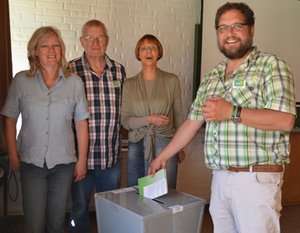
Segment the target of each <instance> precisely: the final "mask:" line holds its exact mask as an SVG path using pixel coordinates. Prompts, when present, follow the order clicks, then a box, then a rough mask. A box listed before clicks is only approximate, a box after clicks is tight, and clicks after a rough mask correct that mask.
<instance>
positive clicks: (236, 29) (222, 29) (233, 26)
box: [217, 23, 248, 33]
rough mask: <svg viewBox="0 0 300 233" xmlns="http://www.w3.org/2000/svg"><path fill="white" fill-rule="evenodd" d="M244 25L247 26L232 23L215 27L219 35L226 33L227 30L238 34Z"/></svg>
mask: <svg viewBox="0 0 300 233" xmlns="http://www.w3.org/2000/svg"><path fill="white" fill-rule="evenodd" d="M246 25H248V24H246V23H234V24H231V25H225V24H222V25H219V26H218V27H217V30H218V32H220V33H224V32H227V31H228V29H229V28H231V30H232V31H234V32H240V31H242V30H243V28H244V26H246Z"/></svg>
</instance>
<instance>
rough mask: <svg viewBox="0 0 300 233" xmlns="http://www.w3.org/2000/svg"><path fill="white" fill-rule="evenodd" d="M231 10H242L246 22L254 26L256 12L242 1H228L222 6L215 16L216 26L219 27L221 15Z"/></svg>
mask: <svg viewBox="0 0 300 233" xmlns="http://www.w3.org/2000/svg"><path fill="white" fill-rule="evenodd" d="M229 10H238V11H240V12H241V13H242V14H243V15H244V17H245V22H244V23H245V24H247V25H249V26H252V25H254V23H255V17H254V12H253V11H252V10H251V8H250V7H249V6H248V5H247V4H246V3H242V2H227V3H226V4H224V5H223V6H221V7H220V8H219V9H218V10H217V13H216V18H215V28H216V29H218V26H219V21H220V18H221V16H222V15H223V14H224V13H225V12H227V11H229Z"/></svg>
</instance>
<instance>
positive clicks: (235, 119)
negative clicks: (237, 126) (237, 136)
mask: <svg viewBox="0 0 300 233" xmlns="http://www.w3.org/2000/svg"><path fill="white" fill-rule="evenodd" d="M232 121H233V123H240V121H241V118H239V117H235V118H233V119H232Z"/></svg>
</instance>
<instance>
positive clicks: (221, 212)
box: [209, 170, 283, 233]
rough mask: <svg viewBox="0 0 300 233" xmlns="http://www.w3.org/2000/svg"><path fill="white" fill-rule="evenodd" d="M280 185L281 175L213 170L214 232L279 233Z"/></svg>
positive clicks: (212, 204) (212, 205)
mask: <svg viewBox="0 0 300 233" xmlns="http://www.w3.org/2000/svg"><path fill="white" fill-rule="evenodd" d="M282 183H283V172H273V173H271V172H230V171H227V170H214V171H213V179H212V186H211V199H210V208H209V211H210V214H211V216H212V220H213V224H214V233H280V222H279V218H280V211H281V209H282V206H281V186H282Z"/></svg>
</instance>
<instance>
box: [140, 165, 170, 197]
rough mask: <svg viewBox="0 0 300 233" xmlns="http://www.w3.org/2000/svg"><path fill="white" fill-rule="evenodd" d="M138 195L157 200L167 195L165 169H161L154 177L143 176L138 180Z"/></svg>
mask: <svg viewBox="0 0 300 233" xmlns="http://www.w3.org/2000/svg"><path fill="white" fill-rule="evenodd" d="M138 190H139V194H140V195H141V196H143V197H147V198H151V199H154V198H157V197H160V196H162V195H164V194H166V193H168V182H167V173H166V169H161V170H159V171H158V172H156V173H155V175H154V176H145V177H142V178H139V179H138Z"/></svg>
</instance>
